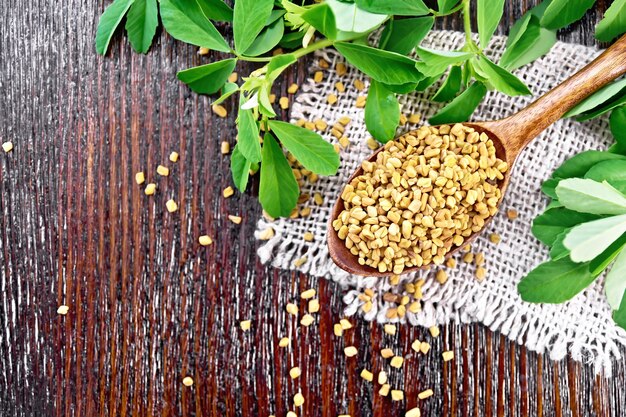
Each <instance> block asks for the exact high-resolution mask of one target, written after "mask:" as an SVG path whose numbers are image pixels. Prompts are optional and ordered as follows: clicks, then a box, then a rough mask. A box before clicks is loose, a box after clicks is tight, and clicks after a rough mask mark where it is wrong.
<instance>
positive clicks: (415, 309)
mask: <svg viewBox="0 0 626 417" xmlns="http://www.w3.org/2000/svg"><path fill="white" fill-rule="evenodd" d="M409 311H410V312H411V313H419V312H420V311H422V305H421V304H420V302H419V301H414V302H412V303H411V304H409Z"/></svg>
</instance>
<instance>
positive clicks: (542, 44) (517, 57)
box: [500, 13, 556, 71]
mask: <svg viewBox="0 0 626 417" xmlns="http://www.w3.org/2000/svg"><path fill="white" fill-rule="evenodd" d="M526 16H527V21H528V24H527V26H526V27H525V28H523V29H522V28H520V32H519V33H518V34H517V35H516V37H515V38H509V39H514V42H511V44H509V45H508V46H507V47H506V49H505V51H504V53H503V54H502V58H500V65H501V66H502V67H503V68H506V69H507V70H509V71H511V70H514V69H517V68H520V67H522V66H524V65H526V64H529V63H531V62H533V61H534V60H536V59H537V58H540V57H542V56H543V55H545V54H547V53H548V52H549V51H550V49H551V48H552V46H554V44H555V43H556V32H555V31H552V30H548V29H544V28H542V27H540V26H539V18H537V17H536V16H533V15H532V14H530V13H529V14H527V15H526ZM511 33H513V30H511ZM510 36H511V35H510Z"/></svg>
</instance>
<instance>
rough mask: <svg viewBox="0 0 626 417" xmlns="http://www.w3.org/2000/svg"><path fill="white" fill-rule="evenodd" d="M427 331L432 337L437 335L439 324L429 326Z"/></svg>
mask: <svg viewBox="0 0 626 417" xmlns="http://www.w3.org/2000/svg"><path fill="white" fill-rule="evenodd" d="M428 331H429V332H430V335H431V336H432V337H439V334H440V331H439V326H431V327H430V328H429V329H428Z"/></svg>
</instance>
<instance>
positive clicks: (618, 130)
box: [609, 106, 626, 149]
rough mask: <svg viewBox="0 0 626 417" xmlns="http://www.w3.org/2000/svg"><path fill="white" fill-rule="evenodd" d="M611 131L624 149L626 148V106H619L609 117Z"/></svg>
mask: <svg viewBox="0 0 626 417" xmlns="http://www.w3.org/2000/svg"><path fill="white" fill-rule="evenodd" d="M609 125H610V126H611V133H612V134H613V137H614V138H615V141H616V142H617V143H618V145H620V147H621V148H622V149H626V106H622V107H618V108H616V109H614V110H613V111H612V112H611V117H609Z"/></svg>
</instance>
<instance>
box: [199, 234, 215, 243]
mask: <svg viewBox="0 0 626 417" xmlns="http://www.w3.org/2000/svg"><path fill="white" fill-rule="evenodd" d="M198 243H200V245H202V246H209V245H210V244H211V243H213V239H211V237H210V236H209V235H202V236H200V237H199V238H198Z"/></svg>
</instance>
